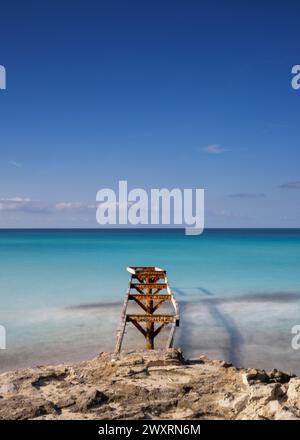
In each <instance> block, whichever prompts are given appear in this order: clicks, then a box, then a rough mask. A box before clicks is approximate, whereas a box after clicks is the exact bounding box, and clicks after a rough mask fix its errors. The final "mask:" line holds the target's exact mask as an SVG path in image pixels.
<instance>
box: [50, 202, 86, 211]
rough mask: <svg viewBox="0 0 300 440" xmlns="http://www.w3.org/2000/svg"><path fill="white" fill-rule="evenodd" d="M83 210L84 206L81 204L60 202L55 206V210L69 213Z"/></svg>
mask: <svg viewBox="0 0 300 440" xmlns="http://www.w3.org/2000/svg"><path fill="white" fill-rule="evenodd" d="M81 208H83V205H82V203H80V202H60V203H57V204H56V205H55V209H56V210H57V211H67V210H72V209H81Z"/></svg>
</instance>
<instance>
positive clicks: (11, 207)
mask: <svg viewBox="0 0 300 440" xmlns="http://www.w3.org/2000/svg"><path fill="white" fill-rule="evenodd" d="M32 203H33V202H32V200H31V199H30V198H28V197H25V198H23V197H12V198H9V199H0V211H19V210H23V209H24V208H26V207H28V206H29V205H30V204H32Z"/></svg>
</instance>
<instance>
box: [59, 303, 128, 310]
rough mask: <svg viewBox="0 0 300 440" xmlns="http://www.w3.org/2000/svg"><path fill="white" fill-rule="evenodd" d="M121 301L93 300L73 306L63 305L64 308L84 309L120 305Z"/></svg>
mask: <svg viewBox="0 0 300 440" xmlns="http://www.w3.org/2000/svg"><path fill="white" fill-rule="evenodd" d="M122 304H123V303H122V302H120V301H114V302H100V301H99V302H94V303H84V304H78V305H73V306H67V307H65V309H66V310H84V309H103V308H115V307H121V306H122Z"/></svg>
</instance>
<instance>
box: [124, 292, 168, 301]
mask: <svg viewBox="0 0 300 440" xmlns="http://www.w3.org/2000/svg"><path fill="white" fill-rule="evenodd" d="M134 298H137V299H139V300H143V299H144V300H147V299H152V300H153V301H160V300H164V301H170V300H171V295H169V294H168V293H167V294H163V293H155V294H154V293H150V294H149V295H148V294H147V293H130V294H129V299H134Z"/></svg>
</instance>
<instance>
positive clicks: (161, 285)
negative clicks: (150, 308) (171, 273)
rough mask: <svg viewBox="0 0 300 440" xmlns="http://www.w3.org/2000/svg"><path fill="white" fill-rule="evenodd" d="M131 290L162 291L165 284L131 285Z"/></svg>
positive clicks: (165, 286)
mask: <svg viewBox="0 0 300 440" xmlns="http://www.w3.org/2000/svg"><path fill="white" fill-rule="evenodd" d="M130 287H131V288H132V289H157V290H162V289H166V288H167V284H166V283H131V285H130Z"/></svg>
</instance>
